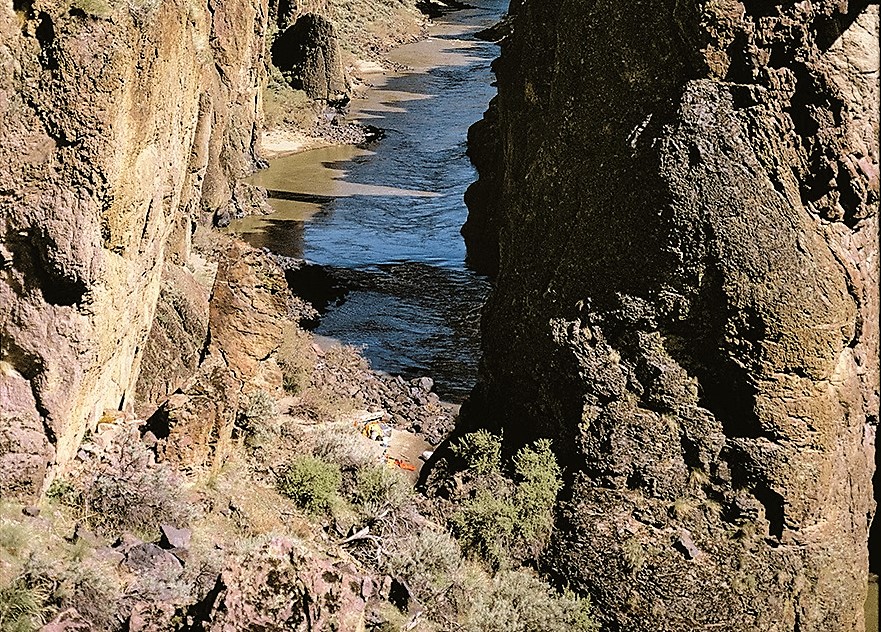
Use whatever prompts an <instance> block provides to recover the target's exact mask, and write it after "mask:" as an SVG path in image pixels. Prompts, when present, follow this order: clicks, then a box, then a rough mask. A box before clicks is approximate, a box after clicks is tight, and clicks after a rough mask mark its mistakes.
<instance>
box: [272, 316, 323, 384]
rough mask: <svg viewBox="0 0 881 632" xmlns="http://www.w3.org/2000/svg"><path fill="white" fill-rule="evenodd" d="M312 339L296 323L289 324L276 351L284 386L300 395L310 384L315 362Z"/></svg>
mask: <svg viewBox="0 0 881 632" xmlns="http://www.w3.org/2000/svg"><path fill="white" fill-rule="evenodd" d="M313 356H314V351H313V350H312V339H311V338H310V336H309V334H307V333H306V332H304V331H303V330H302V329H300V328H299V327H297V326H296V325H294V324H288V325H287V326H286V327H285V330H284V332H283V333H282V341H281V344H280V345H279V347H278V351H277V352H276V362H278V366H279V367H280V368H281V375H282V386H283V387H284V390H285V391H287V392H288V393H290V394H292V395H298V394H300V393H302V392H303V390H304V389H305V388H306V387H307V386H308V385H309V375H310V374H311V372H312V367H313V364H314V357H313Z"/></svg>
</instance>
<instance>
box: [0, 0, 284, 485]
mask: <svg viewBox="0 0 881 632" xmlns="http://www.w3.org/2000/svg"><path fill="white" fill-rule="evenodd" d="M266 22H267V7H266V0H211V2H208V1H206V0H194V1H190V0H163V1H161V2H159V1H154V0H134V1H132V0H127V1H122V0H89V1H88V2H86V1H75V2H56V1H54V0H53V1H49V0H5V1H4V2H3V3H2V5H0V138H2V142H0V260H2V265H0V268H2V269H0V393H2V394H4V396H3V398H2V399H0V438H2V439H0V453H3V456H0V493H14V494H16V495H21V496H32V495H34V494H37V493H39V491H40V489H41V488H42V487H44V486H45V484H46V483H47V482H48V480H49V479H50V478H51V476H52V474H53V473H55V472H57V471H59V470H61V469H63V467H64V465H65V464H66V463H67V462H68V461H69V460H70V458H71V457H72V455H73V454H74V453H75V451H76V450H77V448H78V446H79V443H80V440H81V439H82V436H83V434H84V433H85V432H86V431H87V430H88V429H89V428H90V427H93V426H94V424H95V422H96V421H97V420H98V419H99V418H100V416H101V415H102V413H103V411H104V410H105V409H118V408H123V409H125V408H127V407H128V406H130V404H131V400H132V396H133V391H134V387H135V383H136V380H137V377H138V369H139V363H140V359H141V356H142V353H143V349H144V345H145V342H146V339H147V334H148V332H149V329H150V326H151V323H152V321H153V317H154V310H155V306H156V301H157V297H158V295H159V292H160V288H161V286H162V283H161V279H162V271H163V268H164V267H165V266H166V265H167V264H173V265H179V266H183V265H184V264H186V263H187V261H188V258H189V254H190V253H189V243H190V234H191V227H192V225H193V223H194V222H197V221H203V222H210V221H215V222H220V223H222V222H223V221H224V220H225V218H227V217H229V216H230V215H232V214H235V213H237V212H241V211H242V210H244V207H245V206H246V205H247V204H249V203H250V200H249V195H248V194H249V191H248V189H247V188H246V187H244V186H242V185H237V184H236V181H237V179H238V178H240V177H242V176H244V175H247V174H248V173H250V172H251V171H253V167H254V164H255V160H256V153H255V152H256V148H257V140H258V135H257V133H258V121H259V117H260V98H259V87H260V85H261V83H262V81H263V73H264V56H265V51H264V34H265V28H266ZM22 462H26V463H27V467H15V466H10V467H6V464H7V463H11V464H15V463H22Z"/></svg>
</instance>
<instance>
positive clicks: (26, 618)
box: [0, 577, 47, 632]
mask: <svg viewBox="0 0 881 632" xmlns="http://www.w3.org/2000/svg"><path fill="white" fill-rule="evenodd" d="M46 598H47V597H46V594H45V593H44V592H43V591H41V590H39V589H37V588H32V587H30V586H28V585H27V582H25V581H24V579H23V578H21V577H18V578H16V579H15V580H13V581H12V582H11V583H10V584H9V585H8V586H3V587H0V632H34V631H35V630H37V629H39V628H40V627H42V626H43V624H44V623H45V622H46V621H45V618H44V612H45V609H46Z"/></svg>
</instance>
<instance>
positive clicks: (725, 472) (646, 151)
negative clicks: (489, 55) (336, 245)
mask: <svg viewBox="0 0 881 632" xmlns="http://www.w3.org/2000/svg"><path fill="white" fill-rule="evenodd" d="M497 75H498V78H499V96H498V99H497V101H496V102H495V103H494V106H493V108H492V110H491V112H490V114H489V115H488V116H487V119H486V120H485V121H484V122H482V123H481V125H482V126H483V128H482V129H478V130H477V133H475V134H474V138H473V142H478V143H481V146H480V147H477V148H472V154H473V155H475V156H477V157H478V159H477V160H476V162H477V164H478V168H479V170H480V182H478V183H477V184H476V185H475V187H474V188H473V189H472V190H471V192H470V193H469V203H470V217H469V225H468V229H467V230H466V238H467V239H468V243H469V248H470V249H471V251H472V257H473V258H474V259H479V256H478V255H480V251H481V249H483V250H486V246H487V244H488V247H489V249H493V248H497V250H498V256H497V257H491V258H490V260H489V261H483V262H482V266H483V267H484V268H485V269H489V270H492V269H493V268H494V267H495V268H497V270H498V272H497V277H496V287H495V290H494V292H493V294H492V296H491V298H490V300H489V304H488V306H487V309H486V312H485V315H484V320H483V332H484V333H483V337H484V343H483V348H484V354H485V355H484V360H483V366H482V374H481V382H480V384H479V386H478V388H477V390H476V391H475V394H474V396H473V398H472V412H473V415H472V419H474V420H475V421H476V422H478V423H487V424H491V425H492V424H494V425H497V426H503V427H504V429H505V437H506V439H508V440H510V441H512V442H513V443H515V444H516V443H519V442H522V441H526V440H528V439H530V438H533V437H535V436H550V437H553V438H555V439H556V442H555V446H556V448H557V449H558V451H559V452H560V453H561V455H562V456H563V457H564V458H565V460H566V463H567V464H568V468H569V469H568V472H569V474H570V475H571V478H572V480H571V495H570V497H569V498H568V500H567V503H566V504H565V509H564V511H563V512H562V515H561V516H560V520H559V524H558V535H557V537H556V545H555V548H554V550H553V551H552V552H551V553H550V555H549V556H548V558H547V560H546V562H547V567H548V570H549V571H550V572H552V573H558V574H561V575H563V576H565V578H566V579H567V580H568V582H569V583H570V585H572V586H573V588H576V589H578V590H580V591H584V592H587V593H590V594H591V595H592V596H593V597H594V600H595V602H596V605H597V609H598V611H599V613H600V614H602V615H603V616H605V617H606V618H607V621H606V623H607V625H608V627H609V629H610V630H634V631H636V630H648V629H651V630H659V631H662V630H677V631H678V630H682V631H685V630H695V629H704V627H707V629H709V628H710V627H713V628H714V629H715V628H718V629H727V630H775V631H777V630H780V631H783V630H800V631H801V632H805V631H808V630H811V631H815V630H816V631H820V630H842V631H843V630H848V631H849V630H859V629H862V626H863V622H862V604H863V600H864V597H865V592H864V591H865V585H866V583H865V581H866V572H867V550H866V540H867V533H868V523H869V521H870V519H871V517H872V514H873V513H874V509H875V505H874V502H873V500H872V489H871V476H872V471H873V469H874V465H873V454H874V442H875V430H876V427H877V418H878V315H879V312H878V221H877V220H878V217H877V206H878V199H879V197H878V106H879V102H878V94H879V92H878V6H877V5H868V4H867V3H866V2H850V3H849V4H848V3H847V2H844V3H840V2H829V1H823V0H821V1H815V2H801V3H776V2H766V1H762V2H758V1H755V0H750V1H746V0H744V1H743V2H740V1H738V0H714V1H712V2H703V1H695V0H692V1H688V2H682V1H676V2H674V1H672V0H671V1H669V2H667V1H665V0H658V1H655V2H616V1H612V0H607V1H605V2H599V3H596V2H592V3H585V2H568V1H565V0H555V1H552V2H530V1H528V0H527V2H525V3H522V5H520V6H519V7H517V10H516V14H515V16H514V21H513V34H512V35H511V36H510V37H509V38H508V39H507V40H506V41H505V42H504V44H503V53H502V56H501V59H500V60H499V62H497ZM496 244H497V245H496Z"/></svg>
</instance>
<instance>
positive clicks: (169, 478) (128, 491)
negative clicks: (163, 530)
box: [57, 427, 194, 537]
mask: <svg viewBox="0 0 881 632" xmlns="http://www.w3.org/2000/svg"><path fill="white" fill-rule="evenodd" d="M183 484H184V480H183V478H182V477H181V475H180V474H179V473H178V472H177V471H176V470H174V469H173V468H172V467H171V465H169V464H167V463H156V461H155V458H154V455H153V453H152V452H151V451H150V450H149V449H147V447H146V446H145V445H144V443H143V442H142V441H141V437H140V434H139V433H138V431H137V429H136V428H134V427H124V428H122V429H121V431H120V434H119V435H118V436H116V437H114V439H113V440H112V441H111V442H110V443H109V445H108V446H107V447H106V448H105V449H104V450H103V451H101V452H99V453H97V454H96V456H95V458H94V459H92V460H91V461H90V462H89V463H87V464H86V465H85V466H84V468H83V471H82V472H81V474H80V475H79V476H77V478H76V479H72V480H70V481H68V482H67V483H64V482H60V483H58V487H57V489H58V490H59V492H58V493H59V494H60V495H61V500H63V501H64V503H65V504H68V505H71V506H76V507H77V508H78V509H79V511H80V513H81V514H82V519H83V521H85V522H86V523H87V524H88V525H89V527H90V528H92V529H95V530H96V531H98V532H99V533H101V534H103V535H107V536H115V535H117V534H119V533H120V532H121V531H126V530H127V531H132V532H134V533H136V534H138V535H140V536H143V537H151V536H152V535H155V534H156V532H157V530H158V528H159V525H160V524H162V523H170V524H174V525H176V526H179V527H182V526H185V525H186V524H188V523H189V521H190V519H191V518H192V517H193V513H194V512H193V509H192V506H191V504H190V503H189V501H188V498H187V496H186V493H185V491H184V489H183ZM68 486H70V487H68ZM71 487H72V488H73V489H74V490H75V492H76V493H72V492H71V489H70V488H71Z"/></svg>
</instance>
